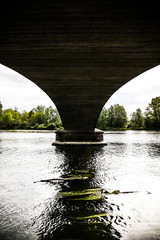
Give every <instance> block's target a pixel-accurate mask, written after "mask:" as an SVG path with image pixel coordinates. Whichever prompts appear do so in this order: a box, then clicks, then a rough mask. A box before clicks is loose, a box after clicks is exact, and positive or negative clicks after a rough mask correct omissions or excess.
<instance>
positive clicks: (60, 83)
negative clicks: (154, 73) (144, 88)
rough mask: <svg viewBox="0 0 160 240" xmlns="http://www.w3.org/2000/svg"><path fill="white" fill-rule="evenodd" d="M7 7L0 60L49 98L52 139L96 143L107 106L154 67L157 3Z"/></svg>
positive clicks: (0, 22)
mask: <svg viewBox="0 0 160 240" xmlns="http://www.w3.org/2000/svg"><path fill="white" fill-rule="evenodd" d="M12 2H13V3H10V5H8V3H7V2H6V3H4V4H3V7H2V6H1V14H0V34H1V37H0V63H1V64H4V65H5V66H8V67H10V68H12V69H13V70H15V71H17V72H19V73H20V74H22V75H24V76H25V77H27V78H28V79H30V80H31V81H33V82H34V83H36V84H37V85H38V86H39V87H40V88H41V89H42V90H44V91H45V92H46V93H47V94H48V96H49V97H50V98H51V99H52V100H53V102H54V103H55V105H56V106H57V109H58V111H59V113H60V116H61V118H62V122H63V126H64V128H65V130H66V131H65V134H64V133H61V134H59V135H57V139H59V140H60V141H63V140H66V139H67V140H68V141H73V140H74V141H80V140H82V141H83V140H84V141H88V140H91V141H101V140H102V136H101V134H100V133H99V132H98V133H97V135H96V134H94V130H95V126H96V122H97V119H98V116H99V113H100V111H101V109H102V108H103V106H104V104H105V103H106V101H107V100H108V99H109V98H110V97H111V95H112V94H113V93H114V92H115V91H116V90H117V89H118V88H120V87H121V86H122V85H124V84H125V83H127V82H128V81H130V80H131V79H132V78H134V77H136V76H138V75H139V74H141V73H143V72H144V71H146V70H149V69H151V68H153V67H155V66H157V65H159V63H160V14H159V7H158V5H156V4H158V3H154V1H152V2H151V1H145V2H143V1H137V0H134V1H128V0H122V1H116V0H102V1H101V0H99V1H98V0H84V1H83V0H81V1H75V0H61V1H58V0H54V1H53V0H45V1H44V0H32V1H12ZM157 2H158V1H157ZM144 4H145V5H144ZM142 94H143V93H142ZM77 132H79V134H78V133H77ZM64 136H66V137H64ZM65 138H66V139H65Z"/></svg>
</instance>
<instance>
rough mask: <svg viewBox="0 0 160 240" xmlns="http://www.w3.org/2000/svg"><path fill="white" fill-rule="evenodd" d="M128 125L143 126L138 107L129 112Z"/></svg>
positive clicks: (135, 127)
mask: <svg viewBox="0 0 160 240" xmlns="http://www.w3.org/2000/svg"><path fill="white" fill-rule="evenodd" d="M130 125H131V128H134V129H141V128H144V117H143V114H142V111H141V109H140V108H137V110H136V111H135V112H133V113H132V114H131V120H130Z"/></svg>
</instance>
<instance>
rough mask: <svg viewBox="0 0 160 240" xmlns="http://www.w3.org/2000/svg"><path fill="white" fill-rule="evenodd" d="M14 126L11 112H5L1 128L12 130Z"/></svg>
mask: <svg viewBox="0 0 160 240" xmlns="http://www.w3.org/2000/svg"><path fill="white" fill-rule="evenodd" d="M13 125H14V118H13V116H12V113H11V111H9V110H8V111H5V112H3V114H2V117H1V126H2V128H12V127H13Z"/></svg>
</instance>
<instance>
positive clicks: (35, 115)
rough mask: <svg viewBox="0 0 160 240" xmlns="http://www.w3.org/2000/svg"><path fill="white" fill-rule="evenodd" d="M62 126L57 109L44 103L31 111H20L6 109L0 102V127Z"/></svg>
mask: <svg viewBox="0 0 160 240" xmlns="http://www.w3.org/2000/svg"><path fill="white" fill-rule="evenodd" d="M59 128H62V122H61V119H60V116H59V113H58V111H57V109H53V108H52V107H51V106H50V107H47V108H46V107H45V106H42V105H39V106H37V107H36V108H33V109H32V110H31V111H30V112H27V111H23V112H22V113H20V112H18V109H16V108H15V109H14V110H13V109H11V108H10V109H5V110H3V106H2V104H1V102H0V129H38V130H40V129H48V130H57V129H59Z"/></svg>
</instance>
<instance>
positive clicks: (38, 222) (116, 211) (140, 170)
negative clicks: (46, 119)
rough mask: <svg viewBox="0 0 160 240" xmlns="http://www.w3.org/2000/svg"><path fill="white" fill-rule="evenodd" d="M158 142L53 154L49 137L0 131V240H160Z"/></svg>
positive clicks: (116, 137) (150, 136)
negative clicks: (45, 180)
mask: <svg viewBox="0 0 160 240" xmlns="http://www.w3.org/2000/svg"><path fill="white" fill-rule="evenodd" d="M159 136H160V132H145V131H143V132H136V131H129V132H107V133H106V134H105V140H106V141H107V142H108V145H107V146H101V147H100V146H77V145H76V146H61V147H60V146H59V147H53V146H51V143H52V142H53V133H21V132H19V133H11V132H0V139H1V141H0V166H1V168H0V190H1V195H0V239H3V240H7V239H9V240H13V239H14V240H15V239H17V240H35V239H39V240H40V239H46V240H48V239H49V240H51V239H61V240H67V239H68V240H69V239H70V240H71V239H72V240H73V239H76V240H82V239H93V240H94V239H95V240H97V239H100V240H101V239H114V240H115V239H122V240H130V239H131V240H134V239H136V240H153V239H160V227H159V222H160V215H159V209H160V190H159V186H158V185H159V181H160V161H159V153H160V138H159ZM52 178H54V180H53V181H52V182H36V183H34V182H35V181H39V180H42V179H52ZM115 190H118V191H115Z"/></svg>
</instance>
